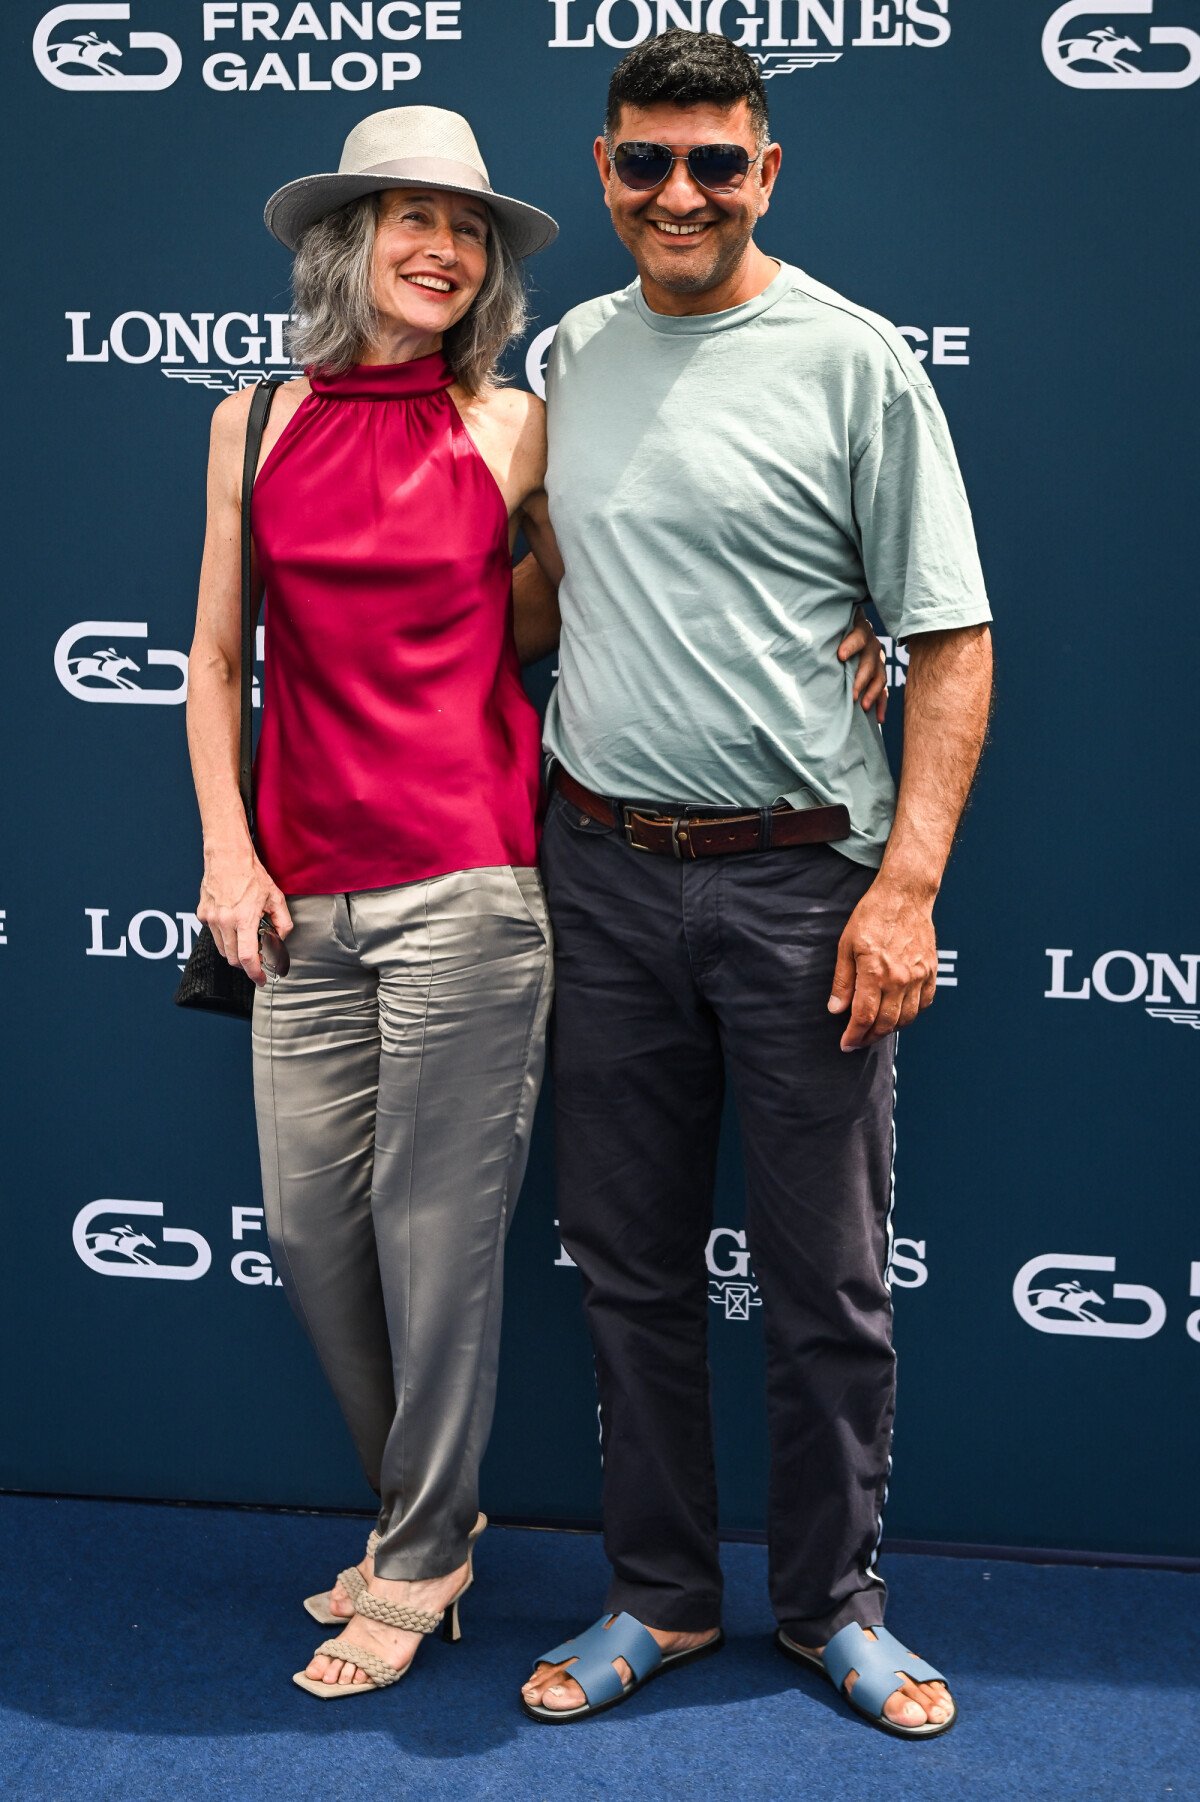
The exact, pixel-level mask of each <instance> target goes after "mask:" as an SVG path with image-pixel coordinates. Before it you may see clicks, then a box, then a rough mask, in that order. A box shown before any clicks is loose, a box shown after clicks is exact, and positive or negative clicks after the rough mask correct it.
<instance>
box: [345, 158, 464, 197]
mask: <svg viewBox="0 0 1200 1802" xmlns="http://www.w3.org/2000/svg"><path fill="white" fill-rule="evenodd" d="M342 174H344V175H345V174H355V175H387V176H390V177H392V178H394V179H395V180H396V181H402V182H405V183H409V182H414V183H415V182H422V181H434V182H440V183H441V184H442V185H444V186H447V187H455V188H466V189H468V190H469V191H470V192H471V193H472V194H491V193H492V192H493V189H492V184H491V182H490V181H489V180H488V178H487V176H486V175H481V174H480V172H479V170H478V169H475V168H473V167H472V166H471V164H470V163H457V162H454V161H453V160H452V159H451V158H450V157H444V156H407V157H400V158H398V159H397V161H395V162H392V163H372V164H371V167H370V168H369V169H356V170H353V171H351V170H343V171H342Z"/></svg>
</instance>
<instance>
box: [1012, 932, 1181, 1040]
mask: <svg viewBox="0 0 1200 1802" xmlns="http://www.w3.org/2000/svg"><path fill="white" fill-rule="evenodd" d="M1074 955H1075V953H1074V952H1073V951H1070V950H1064V949H1061V948H1059V949H1056V950H1048V951H1047V952H1046V956H1047V957H1048V958H1049V959H1050V987H1049V988H1048V989H1046V990H1045V991H1044V992H1045V996H1046V999H1047V1000H1048V1001H1091V1000H1093V999H1096V1000H1100V1001H1113V1002H1116V1003H1118V1004H1121V1003H1124V1002H1127V1001H1140V1002H1142V1003H1143V1005H1144V1007H1145V1009H1146V1012H1147V1014H1148V1015H1149V1016H1150V1017H1151V1019H1154V1020H1167V1021H1169V1022H1170V1023H1171V1024H1172V1025H1174V1026H1190V1027H1191V1028H1192V1030H1193V1031H1200V1007H1198V1006H1197V1005H1196V1003H1197V994H1198V991H1200V976H1198V972H1200V954H1196V953H1190V954H1185V955H1182V956H1180V958H1179V959H1178V960H1176V959H1175V958H1174V957H1172V956H1171V955H1170V954H1169V953H1168V952H1166V951H1147V952H1146V954H1145V956H1144V957H1143V956H1142V955H1141V953H1140V952H1137V951H1105V952H1104V953H1103V955H1102V956H1100V957H1098V958H1097V959H1096V961H1095V963H1094V964H1093V965H1092V968H1091V971H1090V973H1089V974H1088V975H1087V976H1084V975H1083V974H1082V973H1081V972H1079V971H1075V972H1071V971H1069V970H1068V968H1067V966H1068V963H1069V960H1070V959H1071V958H1073V957H1074ZM1072 985H1073V986H1072Z"/></svg>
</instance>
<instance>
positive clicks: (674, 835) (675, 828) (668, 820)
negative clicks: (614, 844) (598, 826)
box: [621, 802, 694, 863]
mask: <svg viewBox="0 0 1200 1802" xmlns="http://www.w3.org/2000/svg"><path fill="white" fill-rule="evenodd" d="M633 814H638V815H640V816H641V818H642V819H650V818H651V816H650V815H649V814H647V813H646V811H645V809H644V808H641V807H636V806H634V805H632V804H626V803H624V802H623V803H622V805H621V824H622V830H623V832H624V834H625V843H626V844H627V845H628V846H629V849H630V850H631V851H644V852H645V853H646V854H647V856H652V855H653V846H651V845H639V844H635V842H634V840H633V838H632V836H631V834H632V830H633V819H632V817H631V816H632V815H633ZM654 823H655V824H656V825H661V826H670V828H671V852H672V855H673V856H674V858H675V861H676V863H682V862H683V852H682V851H681V850H680V848H679V828H680V827H681V826H682V825H684V823H685V822H684V820H683V818H682V817H681V816H679V815H677V814H669V813H660V814H659V815H658V816H657V818H656V819H655V821H654ZM693 855H694V854H693Z"/></svg>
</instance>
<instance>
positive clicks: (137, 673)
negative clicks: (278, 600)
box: [54, 619, 266, 707]
mask: <svg viewBox="0 0 1200 1802" xmlns="http://www.w3.org/2000/svg"><path fill="white" fill-rule="evenodd" d="M149 636H150V628H149V626H148V625H147V623H146V621H145V620H144V619H81V620H76V622H75V624H74V625H73V626H68V627H67V629H66V631H65V632H64V633H62V635H61V636H60V638H59V640H58V643H57V644H56V645H55V647H54V673H55V675H56V676H57V677H58V679H59V681H60V682H61V683H62V685H63V687H64V688H65V689H66V691H67V693H68V694H69V695H71V696H72V697H73V698H74V699H75V700H76V701H89V702H97V701H98V702H104V703H108V704H113V703H117V704H120V705H123V706H138V707H175V706H178V705H179V704H180V703H181V702H183V701H186V700H187V685H188V674H187V657H186V656H185V655H184V653H183V652H182V651H163V650H157V649H155V648H154V647H151V648H149V649H147V650H143V649H142V648H141V647H142V643H143V641H144V640H145V639H147V638H149ZM106 640H107V642H105V641H106ZM255 644H256V650H257V660H258V662H259V663H261V662H262V659H263V652H264V650H265V648H266V627H265V626H259V628H258V631H257V634H256V639H255ZM123 645H127V646H129V647H130V648H129V649H124V648H122V646H123ZM133 650H136V651H137V654H138V656H133V655H131V651H133ZM138 657H140V658H141V659H142V661H141V662H140V663H139V662H138ZM151 670H154V671H158V670H164V671H166V670H169V671H171V674H170V676H169V677H168V678H167V680H166V681H157V680H154V679H152V678H151V676H150V671H151ZM253 702H254V705H255V706H256V707H258V706H261V704H262V689H261V684H260V682H259V678H258V676H257V675H255V677H254V684H253Z"/></svg>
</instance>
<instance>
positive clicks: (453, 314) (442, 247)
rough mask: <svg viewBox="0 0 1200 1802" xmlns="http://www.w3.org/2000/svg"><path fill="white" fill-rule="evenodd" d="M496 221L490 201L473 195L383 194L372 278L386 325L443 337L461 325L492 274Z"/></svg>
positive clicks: (397, 191) (399, 191)
mask: <svg viewBox="0 0 1200 1802" xmlns="http://www.w3.org/2000/svg"><path fill="white" fill-rule="evenodd" d="M489 227H490V221H489V217H488V210H487V207H486V206H485V205H484V203H483V202H482V201H481V200H475V199H473V198H472V197H471V196H470V195H466V194H442V193H439V192H437V191H436V190H423V189H421V188H390V189H388V190H387V191H386V192H385V193H383V194H381V195H380V197H379V218H378V222H377V224H376V227H375V248H374V253H373V256H372V265H371V280H372V290H373V296H374V301H375V307H376V311H377V312H378V314H379V321H380V325H381V326H382V327H383V328H384V330H389V329H390V330H393V331H395V330H397V329H399V330H408V331H417V332H422V333H428V334H430V336H435V335H436V336H440V334H441V333H443V332H445V331H447V330H448V329H449V328H450V326H452V325H454V324H456V323H457V321H458V320H460V319H461V318H462V316H463V314H464V313H465V312H466V311H467V309H468V307H469V306H470V305H471V302H472V301H473V300H474V298H475V296H476V295H477V294H478V292H479V290H480V287H481V286H482V284H483V278H484V276H485V274H486V273H487V241H488V231H489Z"/></svg>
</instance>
